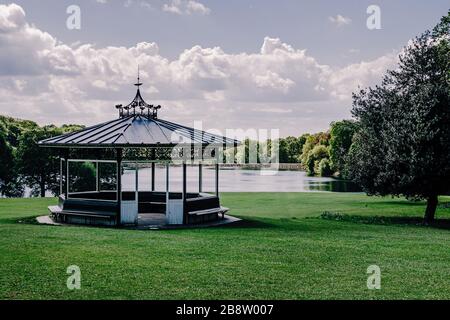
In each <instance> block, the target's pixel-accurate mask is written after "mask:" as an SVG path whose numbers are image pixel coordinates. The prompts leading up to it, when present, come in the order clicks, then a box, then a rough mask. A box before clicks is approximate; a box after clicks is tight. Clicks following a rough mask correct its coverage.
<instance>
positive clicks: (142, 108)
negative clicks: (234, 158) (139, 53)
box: [39, 77, 240, 148]
mask: <svg viewBox="0 0 450 320" xmlns="http://www.w3.org/2000/svg"><path fill="white" fill-rule="evenodd" d="M141 85H142V83H141V82H140V81H139V77H138V82H137V83H136V84H135V86H137V87H138V89H137V93H136V96H135V98H134V99H133V101H132V102H131V103H129V104H128V105H126V106H124V107H123V106H122V105H117V106H116V108H117V109H118V110H119V118H118V119H115V120H112V121H108V122H104V123H101V124H98V125H95V126H92V127H88V128H85V129H83V130H80V131H77V132H73V133H68V134H64V135H61V136H57V137H52V138H49V139H46V140H42V141H39V145H40V146H43V147H63V148H64V147H66V148H77V147H78V148H85V147H92V148H121V147H125V148H127V147H128V148H130V147H131V148H133V147H134V148H139V147H153V148H155V147H173V146H179V145H202V146H210V145H212V146H213V145H227V146H234V145H237V144H240V142H239V141H237V140H234V139H229V138H226V137H222V136H219V135H214V134H210V133H207V132H205V131H200V130H196V129H193V128H189V127H186V126H183V125H179V124H176V123H173V122H169V121H165V120H162V119H158V114H157V112H158V110H159V109H160V108H161V106H153V105H149V104H147V103H146V102H145V101H144V99H143V98H142V96H141V93H140V91H139V86H141ZM136 109H138V110H136Z"/></svg>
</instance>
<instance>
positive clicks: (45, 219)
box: [36, 213, 241, 230]
mask: <svg viewBox="0 0 450 320" xmlns="http://www.w3.org/2000/svg"><path fill="white" fill-rule="evenodd" d="M36 221H37V222H38V223H40V224H43V225H53V226H79V227H82V226H83V225H80V224H70V223H62V222H55V221H53V219H52V218H51V217H50V216H40V217H37V218H36ZM239 221H241V219H239V218H236V217H233V216H229V215H225V216H224V218H223V219H219V220H216V221H211V222H207V223H202V224H192V225H168V224H166V220H165V215H164V214H158V213H151V214H140V215H139V218H138V225H137V226H124V227H123V228H125V229H136V230H169V229H186V228H207V227H219V226H224V225H230V224H233V223H236V222H239ZM84 226H87V225H84ZM87 227H95V226H87Z"/></svg>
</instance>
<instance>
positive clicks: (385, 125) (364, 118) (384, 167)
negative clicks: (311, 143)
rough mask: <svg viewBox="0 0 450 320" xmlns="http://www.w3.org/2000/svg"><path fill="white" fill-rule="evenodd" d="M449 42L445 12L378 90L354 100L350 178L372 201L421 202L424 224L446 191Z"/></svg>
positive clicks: (449, 183) (449, 175)
mask: <svg viewBox="0 0 450 320" xmlns="http://www.w3.org/2000/svg"><path fill="white" fill-rule="evenodd" d="M449 39H450V12H449V13H448V15H447V16H446V17H443V18H442V20H441V22H440V23H439V24H438V25H437V26H436V27H435V28H434V29H433V30H432V31H426V32H425V33H423V34H422V35H420V36H418V37H416V38H415V39H414V40H413V41H411V42H410V44H409V45H408V46H407V47H405V49H404V50H403V52H402V54H401V55H400V61H399V66H398V69H397V70H395V71H389V72H388V73H387V74H386V76H385V78H384V79H383V82H382V83H381V85H380V86H377V87H375V88H369V89H367V90H361V91H360V92H359V93H357V94H354V96H353V110H352V113H353V115H354V116H355V117H356V118H357V119H358V120H359V122H360V123H359V125H360V128H359V130H358V133H357V134H356V135H355V141H354V144H353V145H352V147H351V151H350V156H349V159H350V162H349V163H348V170H349V175H350V177H351V178H352V179H353V180H355V181H356V182H357V183H358V184H360V185H361V186H362V187H363V188H364V190H365V191H366V192H367V193H368V194H371V195H388V194H391V195H394V196H400V195H403V196H406V197H407V198H411V199H426V200H427V207H426V211H425V218H424V222H425V223H430V222H432V221H433V220H434V217H435V212H436V207H437V204H438V195H440V194H443V193H446V192H448V191H449V190H450V165H449V164H450V44H449Z"/></svg>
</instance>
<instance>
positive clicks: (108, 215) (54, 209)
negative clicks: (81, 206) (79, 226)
mask: <svg viewBox="0 0 450 320" xmlns="http://www.w3.org/2000/svg"><path fill="white" fill-rule="evenodd" d="M48 210H49V211H50V214H51V216H53V217H55V218H57V219H58V218H60V216H61V215H68V216H79V217H85V218H100V219H112V218H114V217H115V212H107V211H105V214H102V213H100V212H98V211H97V212H93V211H81V210H80V211H79V210H76V211H71V210H62V209H61V208H60V207H59V206H49V207H48Z"/></svg>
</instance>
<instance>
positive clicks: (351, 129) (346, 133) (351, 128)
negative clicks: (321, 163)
mask: <svg viewBox="0 0 450 320" xmlns="http://www.w3.org/2000/svg"><path fill="white" fill-rule="evenodd" d="M357 128H358V124H357V123H356V122H355V121H352V120H343V121H336V122H333V123H331V130H330V136H331V138H330V161H331V167H332V168H333V169H334V170H335V171H336V172H337V174H338V175H339V176H342V177H344V178H345V177H346V173H345V164H346V162H347V155H348V152H349V150H350V146H351V145H352V141H353V136H354V134H355V132H356V130H357Z"/></svg>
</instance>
